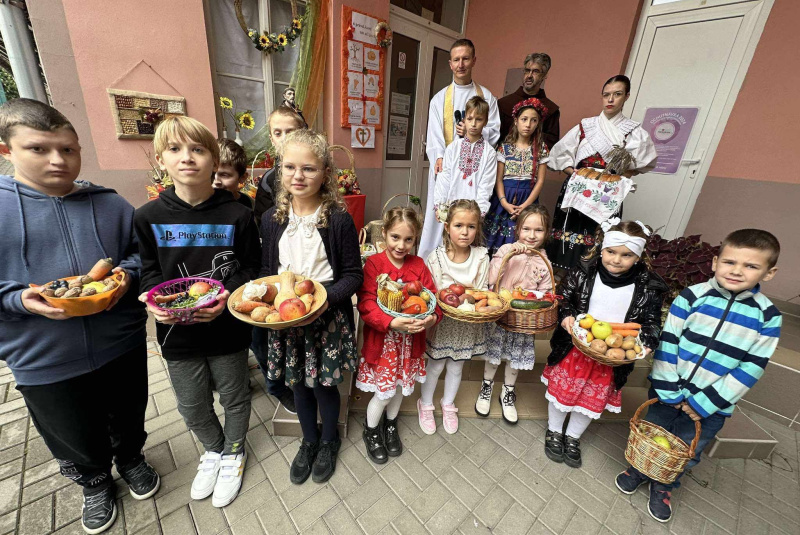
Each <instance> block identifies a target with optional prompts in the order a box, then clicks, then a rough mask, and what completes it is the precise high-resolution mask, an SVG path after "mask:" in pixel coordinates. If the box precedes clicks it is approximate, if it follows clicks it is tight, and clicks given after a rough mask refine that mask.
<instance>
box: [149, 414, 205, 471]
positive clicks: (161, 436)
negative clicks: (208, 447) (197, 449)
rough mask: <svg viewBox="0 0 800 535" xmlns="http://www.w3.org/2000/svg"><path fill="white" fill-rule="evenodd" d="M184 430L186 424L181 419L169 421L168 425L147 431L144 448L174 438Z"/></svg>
mask: <svg viewBox="0 0 800 535" xmlns="http://www.w3.org/2000/svg"><path fill="white" fill-rule="evenodd" d="M159 418H160V417H159ZM185 432H186V424H185V423H183V420H182V419H178V420H175V421H174V422H172V423H170V424H168V425H165V426H164V427H161V428H160V429H156V430H155V431H153V432H152V433H149V432H148V435H147V442H146V443H145V447H146V448H150V447H152V446H157V445H158V444H161V443H162V442H166V441H167V440H169V439H171V438H175V437H177V436H178V435H180V434H181V433H185ZM174 455H175V452H173V456H174ZM198 457H199V454H198ZM175 464H178V466H180V464H179V463H175Z"/></svg>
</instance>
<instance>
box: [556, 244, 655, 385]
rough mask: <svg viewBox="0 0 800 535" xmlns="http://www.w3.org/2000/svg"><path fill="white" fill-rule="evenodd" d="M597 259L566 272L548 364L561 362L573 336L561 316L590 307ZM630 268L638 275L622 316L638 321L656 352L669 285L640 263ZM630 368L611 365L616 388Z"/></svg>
mask: <svg viewBox="0 0 800 535" xmlns="http://www.w3.org/2000/svg"><path fill="white" fill-rule="evenodd" d="M599 261H600V258H599V257H598V258H593V259H592V260H589V261H588V262H587V261H582V262H581V263H580V264H578V265H577V266H576V267H574V268H572V269H571V270H570V271H569V273H568V274H567V278H566V279H564V281H563V282H562V287H561V294H562V295H563V296H564V300H563V301H561V302H560V303H559V307H558V322H559V326H558V327H556V330H555V332H554V333H553V338H552V339H551V340H550V348H551V349H552V351H551V353H550V356H548V357H547V364H548V365H550V366H554V365H556V364H558V363H559V362H561V360H562V359H563V358H564V357H566V356H567V353H569V352H570V350H571V349H572V337H571V336H570V334H569V333H568V332H567V331H565V330H564V328H563V327H561V326H560V323H561V322H562V321H563V320H564V318H568V317H570V316H572V317H575V316H577V315H578V314H585V313H586V312H587V311H588V310H589V298H590V297H591V295H592V288H593V287H594V281H595V278H596V275H597V262H599ZM632 269H638V270H639V274H638V276H637V277H636V282H634V286H635V288H634V290H633V299H631V306H630V308H628V313H627V314H626V315H625V322H635V323H638V324H640V325H641V326H642V329H641V332H640V335H639V336H640V337H641V339H642V343H644V345H645V346H647V347H649V348H650V349H652V350H654V351H655V349H656V347H658V338H659V336H660V335H661V307H662V305H663V303H664V294H665V293H666V292H667V290H668V289H669V288H668V287H667V284H666V283H665V282H664V280H663V279H662V278H661V277H660V276H658V274H656V273H653V272H650V271H648V270H647V268H646V267H645V266H644V265H643V264H641V263H639V264H636V266H634V267H633V268H632ZM632 371H633V364H627V365H625V366H617V367H615V368H614V383H615V385H616V387H617V389H620V388H622V387H623V386H624V385H625V382H626V381H627V380H628V375H630V373H631V372H632Z"/></svg>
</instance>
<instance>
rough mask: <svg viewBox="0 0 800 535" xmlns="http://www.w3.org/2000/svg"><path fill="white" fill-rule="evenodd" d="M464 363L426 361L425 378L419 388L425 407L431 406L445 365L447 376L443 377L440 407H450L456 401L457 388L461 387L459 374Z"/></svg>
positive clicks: (443, 360) (444, 360) (460, 361)
mask: <svg viewBox="0 0 800 535" xmlns="http://www.w3.org/2000/svg"><path fill="white" fill-rule="evenodd" d="M464 362H466V361H464V360H458V361H456V360H450V359H440V360H434V359H428V363H427V365H426V366H425V371H426V372H427V377H426V378H425V382H424V383H422V387H421V388H420V391H421V392H422V396H421V397H422V403H424V404H425V405H433V392H434V391H435V390H436V383H437V382H438V381H439V376H440V375H441V374H442V371H444V367H445V365H446V366H447V375H445V377H444V395H443V396H442V405H452V404H453V402H454V401H455V399H456V394H457V393H458V387H459V385H461V372H462V371H463V370H464Z"/></svg>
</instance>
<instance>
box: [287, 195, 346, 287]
mask: <svg viewBox="0 0 800 535" xmlns="http://www.w3.org/2000/svg"><path fill="white" fill-rule="evenodd" d="M321 209H322V205H320V206H319V207H318V208H317V210H316V211H315V212H314V213H313V214H310V215H307V216H303V217H300V216H297V215H295V213H294V210H293V209H292V207H291V205H290V206H289V224H288V226H287V227H286V230H285V231H284V232H283V235H282V236H281V239H280V241H279V242H278V251H280V252H279V258H278V263H279V268H278V271H279V272H280V273H283V272H284V271H291V272H292V273H294V274H296V275H303V276H304V277H308V278H309V279H314V280H315V281H317V282H319V283H322V284H325V283H328V282H333V268H332V267H331V264H330V262H328V255H327V254H325V244H324V243H322V236H320V234H319V230H317V221H318V220H319V212H320V210H321Z"/></svg>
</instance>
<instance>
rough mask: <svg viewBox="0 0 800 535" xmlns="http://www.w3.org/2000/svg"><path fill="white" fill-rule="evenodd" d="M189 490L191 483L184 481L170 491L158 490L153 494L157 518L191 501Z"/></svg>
mask: <svg viewBox="0 0 800 535" xmlns="http://www.w3.org/2000/svg"><path fill="white" fill-rule="evenodd" d="M191 490H192V484H191V483H185V484H183V485H182V486H180V487H178V488H176V489H174V490H172V491H170V492H164V491H163V490H159V492H158V494H156V496H155V499H156V508H157V509H158V516H159V518H163V517H165V516H167V515H169V514H171V513H173V512H174V511H177V510H178V509H180V508H181V507H185V506H187V505H189V502H191V501H192V496H191Z"/></svg>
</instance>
